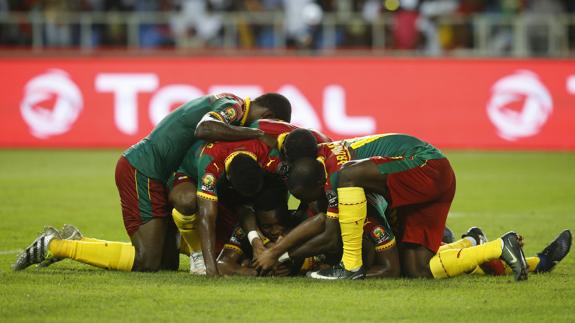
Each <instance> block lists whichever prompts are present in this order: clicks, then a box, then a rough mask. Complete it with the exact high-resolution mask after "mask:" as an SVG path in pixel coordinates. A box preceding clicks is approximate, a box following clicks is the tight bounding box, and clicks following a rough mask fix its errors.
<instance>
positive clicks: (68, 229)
mask: <svg viewBox="0 0 575 323" xmlns="http://www.w3.org/2000/svg"><path fill="white" fill-rule="evenodd" d="M60 237H61V238H62V240H82V237H83V236H82V232H80V230H79V229H78V228H76V227H75V226H73V225H71V224H64V226H63V227H62V230H60ZM61 260H62V258H58V257H48V258H47V259H46V260H44V261H42V262H41V263H39V264H38V267H42V268H44V267H48V266H50V265H52V264H54V263H56V262H58V261H61Z"/></svg>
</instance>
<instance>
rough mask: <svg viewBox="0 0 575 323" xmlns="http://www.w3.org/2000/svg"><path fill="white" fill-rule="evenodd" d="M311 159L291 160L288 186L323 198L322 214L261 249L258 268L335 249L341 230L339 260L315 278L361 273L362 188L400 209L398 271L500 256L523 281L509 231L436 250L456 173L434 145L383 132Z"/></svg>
mask: <svg viewBox="0 0 575 323" xmlns="http://www.w3.org/2000/svg"><path fill="white" fill-rule="evenodd" d="M290 136H302V137H307V138H306V140H305V141H307V142H310V143H312V144H313V136H311V135H310V134H309V133H307V132H306V131H305V130H297V131H293V132H292V133H290V135H288V138H286V141H287V140H289V137H290ZM312 146H315V145H312ZM286 153H287V155H288V156H289V155H290V154H292V152H291V151H287V152H286ZM314 157H315V158H309V157H304V158H300V159H297V160H296V161H294V162H293V164H291V165H290V175H289V179H288V188H289V190H290V192H291V193H292V194H293V195H294V196H295V197H297V198H299V199H300V200H302V201H304V202H311V201H316V200H318V199H319V198H321V197H322V196H325V197H326V198H327V200H328V209H327V212H326V213H319V214H318V215H317V220H316V221H309V222H306V225H304V226H298V227H297V228H295V229H294V230H292V231H291V232H290V233H289V234H288V235H286V237H285V238H284V239H282V240H281V241H280V242H278V244H276V245H275V246H274V247H272V248H270V249H267V250H266V251H264V252H263V253H262V254H261V255H259V256H258V257H257V261H256V264H257V266H258V267H259V268H261V269H263V270H266V269H268V268H271V267H272V266H273V265H274V264H275V263H276V262H277V259H278V257H280V256H281V255H282V254H284V253H285V252H287V251H289V250H292V249H293V248H295V247H298V246H299V248H307V251H306V253H307V254H306V256H307V255H313V254H318V253H321V252H322V248H323V249H325V248H330V249H333V246H334V245H335V244H336V243H337V241H338V236H339V232H340V231H341V239H342V242H343V256H342V264H341V265H340V266H335V267H333V268H331V269H329V270H324V271H320V272H318V273H316V275H315V278H324V279H357V278H363V277H364V276H365V272H364V268H363V266H362V257H361V253H362V239H361V234H362V228H363V223H364V221H365V217H366V204H367V200H366V196H365V191H370V192H374V193H378V194H380V195H382V196H384V198H385V200H386V201H388V202H389V206H390V208H391V209H394V210H396V211H397V213H398V219H399V221H400V223H401V225H400V232H401V234H400V236H399V237H400V244H399V255H400V263H401V268H402V273H403V275H405V276H407V277H414V278H415V277H429V278H431V277H434V278H444V277H451V276H455V275H458V274H462V273H465V272H467V271H469V270H470V269H473V268H475V267H476V266H477V265H478V264H480V263H483V262H487V261H490V260H493V259H497V258H502V259H503V260H504V261H505V262H506V263H508V264H509V265H510V267H511V268H512V269H513V272H514V273H515V279H516V280H524V279H527V264H526V262H525V257H524V255H523V250H522V249H521V246H520V243H519V237H518V235H517V234H516V233H514V232H509V233H507V234H505V235H504V236H502V237H501V238H500V239H497V240H494V241H491V242H488V243H486V244H483V245H480V246H476V247H472V248H466V249H462V251H461V252H458V250H455V249H454V250H445V251H441V252H440V253H438V250H439V247H440V244H441V240H442V238H443V232H444V229H445V221H446V218H447V214H448V212H449V208H450V206H451V202H452V200H453V197H454V195H455V174H454V172H453V170H452V168H451V165H450V163H449V161H448V160H447V158H445V156H444V155H443V154H442V153H441V152H440V151H439V150H438V149H437V148H435V147H433V146H432V145H430V144H428V143H425V142H423V141H421V140H419V139H417V138H415V137H412V136H408V135H402V134H381V135H374V136H368V137H363V138H355V139H350V140H345V141H341V142H334V143H328V144H322V145H319V146H318V152H317V154H316V155H315V156H314ZM304 242H305V243H304ZM302 253H303V252H302ZM470 267H471V268H470Z"/></svg>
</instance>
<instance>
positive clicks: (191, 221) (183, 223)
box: [172, 209, 202, 252]
mask: <svg viewBox="0 0 575 323" xmlns="http://www.w3.org/2000/svg"><path fill="white" fill-rule="evenodd" d="M172 217H173V218H174V222H175V223H176V226H177V227H178V230H180V234H181V235H182V240H183V241H185V242H186V244H187V245H188V250H189V251H192V252H193V251H201V250H202V241H201V240H200V230H199V228H198V225H197V223H198V221H197V218H198V217H197V216H196V215H195V214H192V215H183V214H182V213H180V212H178V210H176V209H174V210H173V211H172ZM180 249H182V248H180ZM184 249H186V248H185V247H184Z"/></svg>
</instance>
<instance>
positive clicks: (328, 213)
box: [325, 212, 339, 220]
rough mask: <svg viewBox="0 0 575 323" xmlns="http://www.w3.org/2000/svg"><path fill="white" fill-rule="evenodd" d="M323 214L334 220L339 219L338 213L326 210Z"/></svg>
mask: <svg viewBox="0 0 575 323" xmlns="http://www.w3.org/2000/svg"><path fill="white" fill-rule="evenodd" d="M325 215H326V216H327V217H328V218H329V219H334V220H337V219H339V213H335V212H327V213H326V214H325Z"/></svg>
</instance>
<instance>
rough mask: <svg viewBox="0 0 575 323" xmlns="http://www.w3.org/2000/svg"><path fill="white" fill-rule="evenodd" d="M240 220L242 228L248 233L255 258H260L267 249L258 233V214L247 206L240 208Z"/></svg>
mask: <svg viewBox="0 0 575 323" xmlns="http://www.w3.org/2000/svg"><path fill="white" fill-rule="evenodd" d="M238 214H239V218H240V226H241V227H242V229H243V230H244V232H247V235H248V239H250V244H251V246H252V249H253V254H254V258H256V257H257V256H259V255H260V254H261V253H262V252H263V251H264V250H265V249H266V248H265V247H264V242H263V240H262V238H261V237H260V235H259V233H258V225H257V221H256V213H255V212H254V209H253V208H251V207H248V206H246V205H244V206H241V207H239V208H238Z"/></svg>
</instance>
